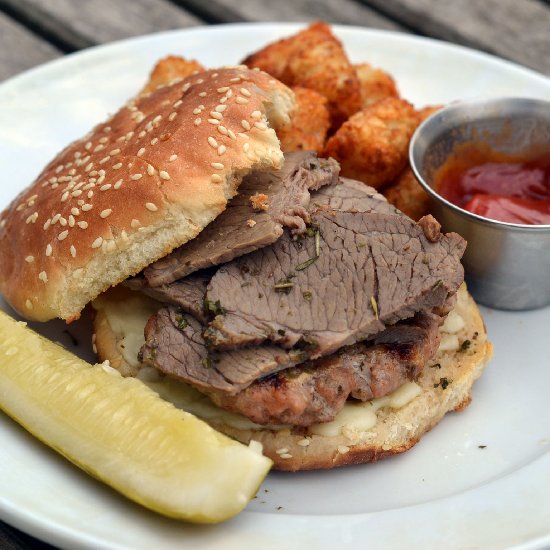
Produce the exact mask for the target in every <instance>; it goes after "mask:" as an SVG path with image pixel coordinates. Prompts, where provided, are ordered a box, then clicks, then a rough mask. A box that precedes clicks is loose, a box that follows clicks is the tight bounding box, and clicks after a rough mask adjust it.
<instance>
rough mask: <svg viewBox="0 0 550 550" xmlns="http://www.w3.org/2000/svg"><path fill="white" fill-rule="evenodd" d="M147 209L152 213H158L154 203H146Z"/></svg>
mask: <svg viewBox="0 0 550 550" xmlns="http://www.w3.org/2000/svg"><path fill="white" fill-rule="evenodd" d="M145 208H147V210H149V211H150V212H156V211H157V210H158V207H157V205H156V204H154V203H152V202H146V203H145Z"/></svg>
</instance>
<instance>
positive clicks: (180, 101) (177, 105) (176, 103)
mask: <svg viewBox="0 0 550 550" xmlns="http://www.w3.org/2000/svg"><path fill="white" fill-rule="evenodd" d="M182 103H183V101H182V100H181V99H178V100H177V101H176V102H175V103H174V108H175V109H177V108H178V107H179V106H180V105H181V104H182Z"/></svg>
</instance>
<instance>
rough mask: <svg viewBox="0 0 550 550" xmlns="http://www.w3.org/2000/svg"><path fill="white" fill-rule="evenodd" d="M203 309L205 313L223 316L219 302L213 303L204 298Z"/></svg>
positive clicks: (223, 312) (222, 309)
mask: <svg viewBox="0 0 550 550" xmlns="http://www.w3.org/2000/svg"><path fill="white" fill-rule="evenodd" d="M204 309H205V310H206V312H207V313H212V314H213V315H225V309H224V308H223V307H222V305H221V304H220V301H219V300H216V301H215V302H213V301H212V300H208V298H205V299H204Z"/></svg>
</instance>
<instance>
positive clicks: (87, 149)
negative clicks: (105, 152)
mask: <svg viewBox="0 0 550 550" xmlns="http://www.w3.org/2000/svg"><path fill="white" fill-rule="evenodd" d="M91 148H92V142H91V141H88V143H86V145H84V149H86V151H89V150H90V149H91Z"/></svg>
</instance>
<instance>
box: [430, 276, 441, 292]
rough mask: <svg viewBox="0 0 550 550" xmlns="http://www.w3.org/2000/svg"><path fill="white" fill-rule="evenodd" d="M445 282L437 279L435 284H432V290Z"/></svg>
mask: <svg viewBox="0 0 550 550" xmlns="http://www.w3.org/2000/svg"><path fill="white" fill-rule="evenodd" d="M442 284H443V281H442V280H441V279H439V281H436V282H435V284H434V286H432V290H435V289H436V288H439V287H440V286H441V285H442Z"/></svg>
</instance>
